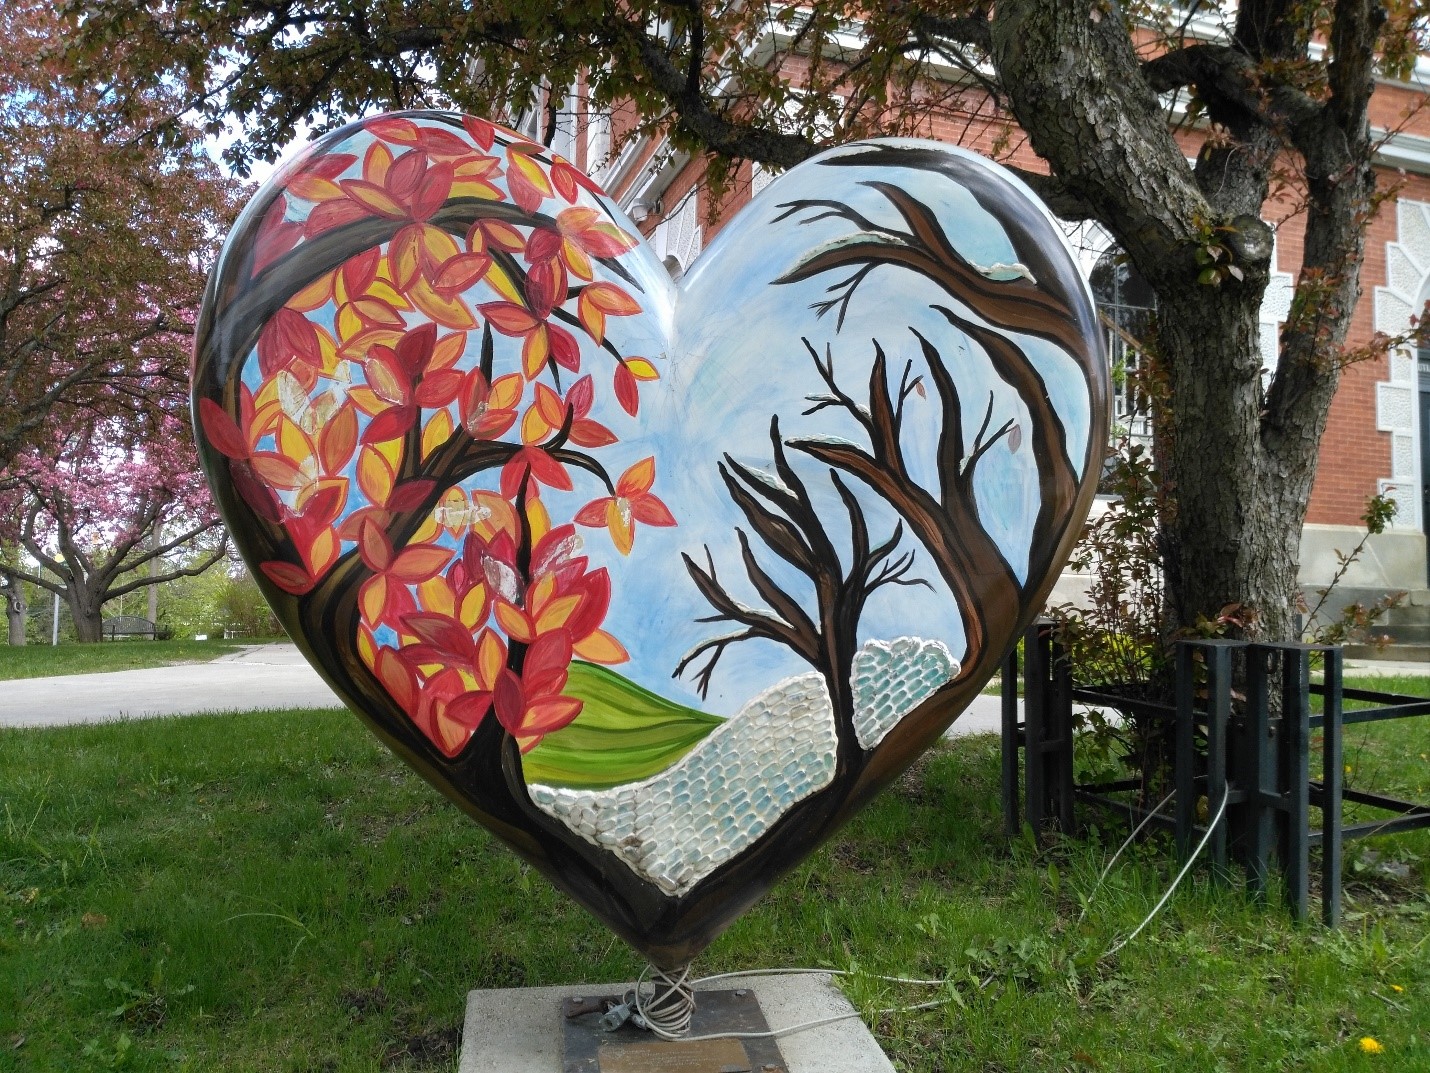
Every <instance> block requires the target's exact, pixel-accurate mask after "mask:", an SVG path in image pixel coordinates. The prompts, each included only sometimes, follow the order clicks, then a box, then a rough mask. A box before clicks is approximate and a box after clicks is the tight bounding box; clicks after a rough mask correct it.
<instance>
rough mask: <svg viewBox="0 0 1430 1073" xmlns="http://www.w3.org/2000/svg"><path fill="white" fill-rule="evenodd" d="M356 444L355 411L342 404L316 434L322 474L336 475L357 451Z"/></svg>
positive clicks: (356, 422)
mask: <svg viewBox="0 0 1430 1073" xmlns="http://www.w3.org/2000/svg"><path fill="white" fill-rule="evenodd" d="M357 442H358V421H357V411H356V410H355V409H354V408H353V407H352V406H350V405H348V404H347V403H343V405H342V406H340V407H338V411H337V413H335V414H334V415H333V416H332V419H331V420H329V421H328V423H327V424H326V425H324V426H323V429H322V431H321V432H319V434H318V454H319V456H320V457H321V458H322V460H323V470H324V472H326V473H337V472H339V471H340V470H341V469H342V468H343V467H344V466H346V465H347V464H348V462H349V461H350V460H351V459H352V457H353V452H354V451H356V450H357Z"/></svg>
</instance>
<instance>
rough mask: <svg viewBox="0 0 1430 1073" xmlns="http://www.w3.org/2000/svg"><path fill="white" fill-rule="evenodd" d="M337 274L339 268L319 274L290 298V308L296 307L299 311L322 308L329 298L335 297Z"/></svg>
mask: <svg viewBox="0 0 1430 1073" xmlns="http://www.w3.org/2000/svg"><path fill="white" fill-rule="evenodd" d="M337 276H338V272H337V269H334V270H333V271H331V272H329V273H328V274H327V275H324V276H319V277H318V278H317V279H315V280H314V281H313V282H312V283H310V284H308V285H307V286H306V287H304V288H303V289H302V290H301V291H299V292H298V293H297V294H295V295H294V296H293V297H292V298H290V299H288V308H289V309H296V310H297V311H298V312H299V313H311V312H312V311H313V310H315V309H320V308H321V307H322V306H324V305H325V304H327V301H328V299H329V298H331V297H333V284H334V282H335V281H336V279H337Z"/></svg>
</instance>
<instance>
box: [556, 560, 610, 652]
mask: <svg viewBox="0 0 1430 1073" xmlns="http://www.w3.org/2000/svg"><path fill="white" fill-rule="evenodd" d="M583 584H584V585H585V588H586V594H585V598H584V599H582V601H581V606H580V607H578V608H576V610H575V611H573V612H571V617H570V618H568V619H567V620H566V628H567V629H568V630H570V631H571V636H572V637H574V638H576V640H578V641H579V640H581V639H582V638H583V637H587V636H589V635H590V634H592V633H594V632H595V631H596V629H597V628H598V627H599V626H600V625H601V623H602V622H603V621H604V620H605V618H606V612H607V611H609V610H610V607H611V575H610V574H608V573H606V568H605V567H604V566H603V567H601V568H600V569H599V570H592V571H591V572H590V573H589V574H587V575H586V577H585V580H584V582H583Z"/></svg>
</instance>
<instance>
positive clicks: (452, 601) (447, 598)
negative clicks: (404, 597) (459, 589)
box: [417, 574, 457, 617]
mask: <svg viewBox="0 0 1430 1073" xmlns="http://www.w3.org/2000/svg"><path fill="white" fill-rule="evenodd" d="M417 598H418V599H419V600H420V601H421V602H422V608H423V610H425V611H432V612H434V613H435V614H438V615H448V616H452V617H455V615H456V610H457V596H456V594H455V593H454V592H453V591H452V586H451V584H450V583H449V582H448V581H447V579H446V578H445V577H443V576H442V575H441V574H438V575H437V576H436V577H433V578H428V579H427V580H426V581H424V582H422V584H420V585H418V586H417Z"/></svg>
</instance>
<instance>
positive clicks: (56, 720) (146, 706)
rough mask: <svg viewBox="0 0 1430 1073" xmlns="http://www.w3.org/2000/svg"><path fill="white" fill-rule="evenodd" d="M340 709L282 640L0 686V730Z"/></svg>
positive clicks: (303, 662) (325, 685) (288, 645)
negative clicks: (208, 655) (161, 663)
mask: <svg viewBox="0 0 1430 1073" xmlns="http://www.w3.org/2000/svg"><path fill="white" fill-rule="evenodd" d="M342 706H343V705H342V702H341V701H339V700H338V698H337V697H336V696H335V695H334V694H333V691H332V690H331V689H329V688H328V685H327V683H326V682H324V681H323V680H322V679H321V678H320V677H318V673H317V672H316V671H314V670H313V669H312V668H311V667H309V666H308V664H307V662H306V661H305V660H304V659H303V657H302V655H301V654H300V653H299V652H298V649H297V647H296V646H295V645H293V644H291V643H287V642H284V643H279V644H271V645H252V646H248V647H245V648H243V649H242V650H240V651H238V652H233V653H230V654H229V655H227V656H221V657H220V658H219V659H217V660H214V661H213V662H212V663H189V664H183V665H181V666H177V667H148V668H144V669H142V670H134V671H109V672H106V673H102V674H73V675H64V676H61V677H58V678H21V679H19V680H17V681H13V682H0V727H46V726H66V725H70V724H74V723H109V722H113V721H115V720H118V719H143V718H149V717H152V716H161V715H198V714H200V713H203V712H234V711H257V710H259V709H262V708H341V707H342Z"/></svg>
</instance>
